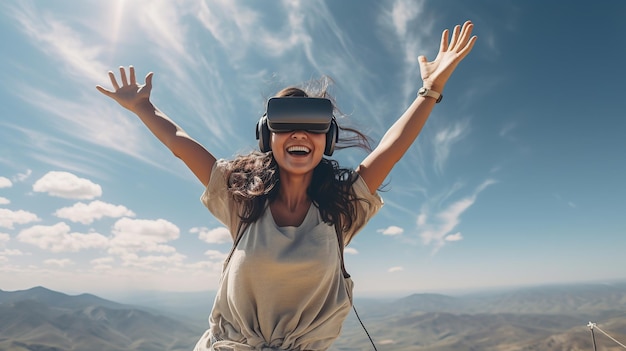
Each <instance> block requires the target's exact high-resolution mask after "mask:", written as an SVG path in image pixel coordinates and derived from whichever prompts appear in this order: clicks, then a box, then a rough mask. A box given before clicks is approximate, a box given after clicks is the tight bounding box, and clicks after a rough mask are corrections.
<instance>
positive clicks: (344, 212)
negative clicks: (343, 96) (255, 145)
mask: <svg viewBox="0 0 626 351" xmlns="http://www.w3.org/2000/svg"><path fill="white" fill-rule="evenodd" d="M330 82H332V81H331V80H330V79H329V78H327V77H323V78H322V79H320V80H318V81H314V82H309V85H308V86H307V87H302V88H301V87H288V88H285V89H283V90H281V91H279V92H278V93H277V94H276V95H275V96H277V97H281V96H300V97H309V96H310V97H323V98H327V99H330V100H331V101H332V103H333V106H335V107H334V114H335V116H337V115H340V114H341V112H340V111H339V109H338V108H337V107H336V104H335V101H334V99H333V98H332V96H331V95H330V94H329V93H328V85H329V83H330ZM337 126H338V127H339V140H338V142H337V144H336V145H335V149H337V150H339V149H346V148H351V147H357V148H361V149H364V150H366V151H368V152H369V151H371V150H372V148H371V146H370V142H369V138H368V137H367V136H366V135H364V134H363V133H361V132H360V131H358V130H357V129H354V128H349V127H343V126H341V125H339V123H338V124H337ZM279 172H280V170H279V167H278V164H277V163H276V160H275V159H274V156H273V154H272V152H271V151H269V152H267V153H262V152H259V151H253V152H251V153H249V154H247V155H240V156H237V157H235V159H233V160H232V161H230V162H229V164H228V167H227V171H226V177H227V184H228V190H229V191H230V193H231V194H232V196H233V198H234V199H235V201H237V202H240V203H241V204H242V206H241V212H240V213H239V217H240V218H241V221H242V222H243V223H252V222H255V221H256V220H258V219H259V218H260V217H261V215H262V214H263V212H264V211H265V206H266V203H267V202H272V201H273V200H274V199H275V198H276V196H277V195H278V190H279V188H280V181H279V179H280V177H279V175H280V174H279ZM312 178H313V179H312V181H311V184H310V185H309V188H308V189H307V195H308V196H309V198H310V199H311V201H312V202H313V204H314V205H315V206H316V207H317V208H318V209H319V211H320V215H321V217H322V220H323V221H324V222H326V223H328V224H331V225H340V226H341V228H342V229H343V230H344V231H345V230H348V229H349V228H350V227H351V226H352V220H353V218H354V217H355V215H356V201H359V200H362V199H358V198H357V196H356V195H355V194H354V191H353V190H352V184H353V183H354V182H355V181H356V179H357V178H356V174H355V173H354V171H353V170H351V169H348V168H343V167H340V166H339V163H338V162H337V161H335V160H331V159H327V158H322V160H321V161H320V163H319V164H318V165H317V166H316V167H315V169H314V170H313V177H312Z"/></svg>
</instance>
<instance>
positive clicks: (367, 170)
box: [357, 21, 476, 193]
mask: <svg viewBox="0 0 626 351" xmlns="http://www.w3.org/2000/svg"><path fill="white" fill-rule="evenodd" d="M473 27H474V25H473V24H472V23H471V22H470V21H467V22H465V23H464V24H463V27H461V26H460V25H457V26H455V27H454V32H453V33H452V38H451V39H450V41H449V42H448V37H449V34H450V33H449V31H448V30H447V29H446V30H444V31H443V34H442V36H441V46H440V48H439V53H438V54H437V57H436V58H435V60H433V61H431V62H428V61H427V60H426V57H424V56H420V57H419V58H418V62H419V66H420V72H421V76H422V81H423V86H424V87H425V88H428V89H431V90H433V91H435V92H438V93H442V92H443V88H444V86H445V84H446V82H447V81H448V78H450V75H451V74H452V72H453V71H454V69H455V68H456V66H457V65H458V64H459V62H461V60H463V58H464V57H465V56H467V54H469V52H470V51H471V50H472V47H473V46H474V43H475V42H476V36H473V37H472V36H471V33H472V29H473ZM435 102H436V99H435V98H432V97H423V96H418V97H416V99H415V100H414V101H413V103H412V104H411V106H409V108H408V109H407V110H406V111H405V112H404V113H403V114H402V116H400V118H399V119H398V120H397V121H396V122H395V123H394V124H393V125H392V126H391V128H389V130H387V133H385V135H384V136H383V138H382V140H381V141H380V144H378V146H376V148H375V149H374V151H372V153H370V154H369V155H368V156H367V157H366V158H365V160H363V162H362V163H361V164H360V165H359V167H358V168H357V172H358V173H359V174H360V175H361V177H362V178H363V180H365V183H366V184H367V186H368V188H369V190H370V191H371V192H372V193H374V192H375V191H376V189H378V188H379V187H380V185H381V184H382V182H383V181H384V180H385V178H386V177H387V175H388V174H389V172H391V169H392V168H393V166H394V165H395V164H396V162H398V161H399V160H400V158H402V156H403V155H404V153H405V152H406V150H408V148H409V147H410V146H411V144H413V142H414V141H415V139H416V138H417V136H418V135H419V133H420V131H421V130H422V127H423V126H424V124H425V123H426V120H427V119H428V116H429V115H430V112H431V111H432V109H433V107H434V106H435Z"/></svg>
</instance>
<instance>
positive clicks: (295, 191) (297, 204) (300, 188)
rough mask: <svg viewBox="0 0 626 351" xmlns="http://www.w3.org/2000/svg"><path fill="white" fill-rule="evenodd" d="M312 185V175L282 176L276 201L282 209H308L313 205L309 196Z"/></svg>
mask: <svg viewBox="0 0 626 351" xmlns="http://www.w3.org/2000/svg"><path fill="white" fill-rule="evenodd" d="M310 184H311V174H307V175H303V176H300V175H296V176H286V175H283V174H281V175H280V189H279V191H278V196H277V197H276V199H275V200H274V201H278V202H280V204H281V207H284V208H286V209H288V210H289V211H297V209H298V208H301V207H303V206H304V207H307V208H308V206H309V205H310V204H311V199H309V195H308V194H307V190H308V188H309V185H310Z"/></svg>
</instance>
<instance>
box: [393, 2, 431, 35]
mask: <svg viewBox="0 0 626 351" xmlns="http://www.w3.org/2000/svg"><path fill="white" fill-rule="evenodd" d="M423 7H424V1H414V0H396V1H395V2H394V3H393V7H392V9H391V22H392V23H393V27H394V29H395V31H396V34H397V35H398V36H399V37H400V38H404V37H405V36H406V33H407V26H408V25H409V23H410V22H411V21H413V20H415V19H416V18H417V17H418V16H419V15H420V13H421V12H422V11H423Z"/></svg>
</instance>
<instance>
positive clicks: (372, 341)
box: [352, 304, 378, 351]
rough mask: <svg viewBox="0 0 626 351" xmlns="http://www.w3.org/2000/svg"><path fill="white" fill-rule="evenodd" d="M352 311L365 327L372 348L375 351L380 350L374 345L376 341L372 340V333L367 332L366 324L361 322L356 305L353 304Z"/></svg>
mask: <svg viewBox="0 0 626 351" xmlns="http://www.w3.org/2000/svg"><path fill="white" fill-rule="evenodd" d="M352 309H353V310H354V314H355V315H356V319H358V320H359V323H361V327H363V330H365V334H367V338H368V339H370V342H371V343H372V347H373V348H374V350H375V351H378V349H377V348H376V344H374V340H372V337H371V336H370V333H369V332H368V331H367V328H365V324H363V321H361V317H359V313H358V312H357V311H356V307H355V306H354V304H352Z"/></svg>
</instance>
